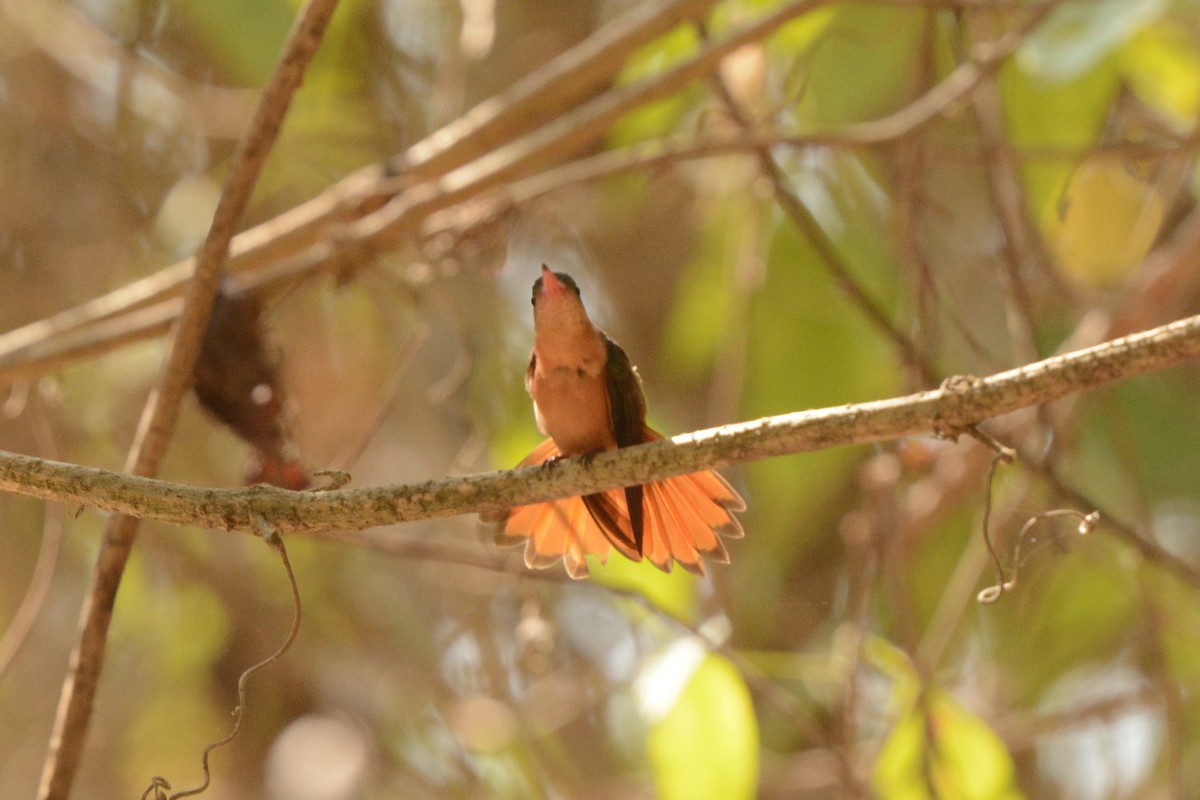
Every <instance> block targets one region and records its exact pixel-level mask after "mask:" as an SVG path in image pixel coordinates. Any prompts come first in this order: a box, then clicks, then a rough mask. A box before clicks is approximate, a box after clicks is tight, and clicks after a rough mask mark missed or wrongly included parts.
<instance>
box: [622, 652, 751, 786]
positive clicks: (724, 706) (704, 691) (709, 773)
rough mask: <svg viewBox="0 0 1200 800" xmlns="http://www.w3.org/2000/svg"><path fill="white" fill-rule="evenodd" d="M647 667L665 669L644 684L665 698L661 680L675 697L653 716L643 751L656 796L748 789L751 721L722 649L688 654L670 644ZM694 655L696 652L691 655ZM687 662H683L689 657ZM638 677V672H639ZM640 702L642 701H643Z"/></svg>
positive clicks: (658, 697)
mask: <svg viewBox="0 0 1200 800" xmlns="http://www.w3.org/2000/svg"><path fill="white" fill-rule="evenodd" d="M656 658H657V659H666V661H665V662H664V661H659V662H658V663H657V664H656V663H654V662H651V664H650V665H649V666H648V667H647V670H658V671H659V672H662V673H664V674H663V675H661V678H662V679H663V680H658V681H654V683H653V685H652V686H651V687H650V688H648V689H647V690H646V691H650V692H654V693H655V696H654V697H653V698H651V699H652V700H653V701H655V702H665V701H667V700H669V699H670V698H669V697H664V696H663V695H664V694H666V693H668V692H669V691H670V689H669V688H667V687H666V684H668V683H673V684H676V685H678V684H680V683H682V684H683V685H682V689H679V688H676V689H675V691H677V692H678V694H677V699H676V700H675V702H674V703H673V704H670V707H669V708H667V709H663V711H664V713H662V715H661V716H660V717H659V718H657V719H656V720H652V724H651V726H650V730H649V733H648V737H647V754H648V756H649V760H650V766H651V769H652V771H653V774H654V785H655V787H656V789H657V791H658V797H659V799H660V800H707V799H708V798H712V800H738V798H751V797H754V796H755V790H756V787H757V784H758V725H757V723H756V721H755V717H754V706H753V704H752V703H751V700H750V693H749V691H748V690H747V688H746V684H745V682H744V681H743V680H742V677H741V675H739V674H738V671H737V669H736V668H734V666H733V665H732V664H730V663H729V661H728V660H727V659H725V658H724V657H722V656H719V655H716V654H713V653H708V654H703V653H702V652H701V653H699V654H698V655H694V654H692V653H690V652H689V651H687V648H686V645H685V646H683V647H682V648H681V647H680V646H679V645H678V644H676V645H672V646H669V647H668V649H667V650H666V651H665V652H664V653H660V654H659V655H658V656H656ZM697 659H698V660H697ZM688 662H690V664H689V663H688ZM639 680H641V678H639ZM643 705H645V703H643Z"/></svg>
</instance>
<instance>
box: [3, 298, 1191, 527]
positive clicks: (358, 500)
mask: <svg viewBox="0 0 1200 800" xmlns="http://www.w3.org/2000/svg"><path fill="white" fill-rule="evenodd" d="M1197 357H1200V316H1196V317H1189V318H1187V319H1182V320H1179V321H1177V322H1173V323H1171V324H1169V325H1164V326H1162V327H1159V328H1154V329H1152V330H1148V331H1145V332H1142V333H1138V334H1134V335H1132V336H1127V337H1125V338H1122V339H1117V340H1115V341H1111V342H1107V343H1105V344H1101V345H1098V346H1096V347H1091V348H1087V349H1085V350H1080V351H1076V352H1073V353H1068V354H1065V355H1061V356H1055V357H1053V358H1049V359H1046V360H1044V361H1038V362H1035V363H1033V364H1028V365H1026V366H1023V367H1019V368H1017V369H1013V370H1008V371H1006V372H1001V373H997V374H995V375H992V376H989V377H987V378H973V377H969V376H968V377H959V378H955V379H951V380H949V381H947V382H946V383H945V384H944V385H943V386H942V387H941V388H939V389H934V390H931V391H926V392H920V393H917V394H912V395H908V396H904V397H897V398H892V399H888V400H877V401H873V402H869V403H860V404H857V405H845V406H838V407H835V408H825V409H813V410H810V411H801V412H796V413H792V414H783V415H780V416H776V417H765V418H763V419H758V420H753V421H750V422H743V423H737V424H733V425H726V426H722V427H719V428H712V429H709V430H703V431H697V432H694V433H689V434H683V435H680V436H676V437H674V438H673V439H669V440H663V441H657V442H651V443H649V444H644V445H638V446H636V447H628V448H622V449H620V450H617V451H610V452H607V453H601V454H600V455H598V456H597V457H596V458H595V459H594V460H593V461H592V463H591V466H590V467H585V466H583V465H582V464H581V463H580V462H579V460H578V459H570V460H568V461H564V462H561V463H559V464H557V465H556V466H555V467H553V468H550V469H545V468H541V467H527V468H524V469H520V470H513V471H506V472H493V473H487V474H482V475H472V476H467V477H462V478H445V479H442V480H436V481H427V482H424V483H418V484H407V485H399V486H384V487H373V488H364V489H343V490H338V491H327V492H288V491H284V490H282V489H275V488H273V487H265V486H261V487H250V488H245V489H212V488H202V487H195V486H186V485H181V484H173V483H167V482H164V481H157V480H153V479H150V478H141V477H134V476H129V475H122V474H119V473H114V472H110V471H107V470H101V469H95V468H92V467H81V466H73V465H68V464H60V463H57V462H52V461H46V460H43V459H38V458H33V457H31V456H22V455H15V454H5V455H3V456H2V457H0V490H3V491H10V492H16V493H19V494H24V495H29V496H34V497H42V498H46V499H55V500H61V501H66V502H74V503H79V504H82V505H86V506H90V507H94V508H97V509H101V510H106V511H117V512H121V513H128V514H136V515H139V516H141V517H143V518H146V519H156V520H161V521H164V522H170V523H175V524H195V525H202V526H205V527H209V528H217V529H223V530H238V531H255V530H257V522H256V520H257V519H258V518H260V517H261V518H262V519H264V520H266V521H267V523H268V524H270V525H271V526H272V527H273V528H275V529H277V530H279V531H280V532H281V533H300V532H304V533H321V532H327V531H334V530H339V529H345V528H366V527H373V526H377V525H387V524H392V523H397V522H407V521H413V520H418V519H430V518H435V517H446V516H452V515H455V514H466V513H471V512H477V511H482V510H485V509H492V508H497V507H506V506H514V505H522V504H527V503H534V502H543V501H546V500H551V499H555V498H560V497H571V496H576V495H579V494H585V493H589V492H596V491H602V490H606V489H612V488H616V487H619V486H626V485H629V484H634V483H645V482H646V481H651V480H656V479H661V478H666V477H670V476H672V475H682V474H686V473H689V472H695V471H697V470H700V469H705V468H711V467H721V466H728V465H732V464H739V463H744V462H747V461H754V460H759V459H764V458H770V457H774V456H780V455H788V454H793V453H801V452H806V451H810V450H818V449H822V448H827V447H835V446H844V445H850V444H863V443H868V442H877V441H884V440H889V439H896V438H900V437H904V436H913V435H918V434H927V433H938V434H941V435H956V434H957V433H959V432H961V431H964V430H966V429H967V428H968V427H970V426H972V425H975V424H977V423H979V422H981V421H983V420H986V419H990V418H993V417H997V416H1001V415H1003V414H1008V413H1011V412H1013V411H1017V410H1019V409H1022V408H1028V407H1031V406H1036V405H1039V404H1042V403H1047V402H1050V401H1052V400H1057V399H1059V398H1062V397H1065V396H1067V395H1070V394H1073V393H1075V392H1079V391H1082V390H1084V389H1088V388H1093V387H1095V386H1098V385H1100V384H1103V383H1107V382H1110V381H1115V380H1123V379H1128V378H1132V377H1136V376H1138V375H1144V374H1146V373H1149V372H1153V371H1155V370H1159V369H1165V368H1167V367H1171V366H1175V365H1178V364H1182V363H1184V362H1186V361H1188V360H1190V359H1195V358H1197Z"/></svg>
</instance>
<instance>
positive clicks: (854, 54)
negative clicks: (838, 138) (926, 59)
mask: <svg viewBox="0 0 1200 800" xmlns="http://www.w3.org/2000/svg"><path fill="white" fill-rule="evenodd" d="M925 19H926V15H925V12H924V11H921V10H915V9H903V8H882V7H879V6H873V7H868V6H859V5H853V6H849V5H842V6H838V7H837V8H836V10H835V11H834V13H833V15H832V17H831V18H826V17H825V16H824V15H817V16H814V17H813V18H812V19H811V20H810V21H809V24H810V25H812V26H813V27H814V28H820V29H821V30H820V33H821V36H820V38H819V39H818V40H817V41H816V42H815V44H814V45H813V49H812V51H811V54H809V56H807V57H806V58H804V59H801V60H800V61H799V62H798V67H799V72H800V74H799V75H798V76H797V78H796V81H797V82H798V83H799V85H800V86H801V87H802V95H801V99H800V102H799V105H798V107H797V113H798V114H799V116H800V119H801V121H802V122H803V123H804V124H805V126H806V127H807V126H819V127H820V128H821V129H829V128H836V127H838V126H841V125H845V124H847V123H851V122H861V121H864V120H869V119H874V118H876V117H880V116H883V115H885V114H888V113H890V112H892V111H895V110H896V109H898V108H900V107H901V106H903V105H904V103H905V102H907V101H908V100H909V99H911V98H912V96H913V94H915V90H916V87H915V83H914V81H915V78H916V75H917V59H916V58H915V57H914V56H915V54H916V51H917V45H918V43H919V41H920V36H921V33H922V31H923V29H924V26H925ZM813 32H814V31H813V29H812V28H809V29H805V28H802V27H797V28H796V29H795V30H794V31H793V34H792V35H795V36H799V37H801V41H802V42H803V41H805V40H807V38H808V36H809V35H811V33H813ZM867 52H870V57H869V58H865V57H864V55H865V53H867ZM848 87H854V88H853V90H849V89H848Z"/></svg>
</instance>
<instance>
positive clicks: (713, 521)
mask: <svg viewBox="0 0 1200 800" xmlns="http://www.w3.org/2000/svg"><path fill="white" fill-rule="evenodd" d="M646 437H647V438H646V440H647V441H650V440H651V439H658V438H662V437H661V436H660V435H659V434H657V433H655V432H654V431H652V430H650V429H649V428H647V429H646ZM558 454H559V451H558V448H557V447H555V446H554V442H553V440H551V439H547V440H546V441H544V442H542V443H541V444H540V445H538V446H537V447H536V448H535V449H534V450H533V452H532V453H530V454H529V455H528V456H526V458H525V459H524V460H523V461H522V462H521V463H520V465H519V466H529V465H533V464H543V463H545V462H546V461H548V460H549V459H552V458H554V457H555V456H557V455H558ZM645 489H646V491H645V499H644V504H645V508H644V512H645V524H644V531H643V541H642V552H641V553H639V552H637V550H636V549H634V548H633V547H632V546H631V543H632V542H633V535H632V525H631V523H630V521H629V509H628V507H627V505H626V501H625V492H624V490H622V489H614V490H612V491H608V492H602V493H600V494H597V495H592V496H591V497H589V502H590V503H591V505H592V507H593V508H596V509H599V513H593V511H592V510H590V509H589V507H588V505H586V504H585V503H584V500H583V498H581V497H571V498H567V499H565V500H554V501H551V502H549V503H537V504H534V505H527V506H517V507H515V508H511V509H508V510H506V511H502V512H493V513H489V514H484V515H482V519H483V520H484V521H485V522H488V523H492V524H494V525H495V526H496V535H495V541H496V543H497V544H499V545H501V546H517V545H521V544H524V546H525V565H526V566H528V567H530V568H532V569H543V568H545V567H549V566H551V565H553V564H555V563H557V562H558V561H559V560H562V561H563V563H564V566H565V567H566V569H567V572H568V574H570V576H571V577H572V578H585V577H587V575H588V568H587V560H586V556H589V555H594V556H597V557H599V558H600V560H601V562H604V561H607V559H608V554H609V553H610V552H611V551H612V548H613V546H615V547H616V548H617V549H618V550H619V551H620V552H621V553H622V555H624V556H626V557H627V558H629V559H631V560H633V561H640V560H641V559H642V557H643V556H644V557H645V558H646V559H647V560H648V561H650V563H652V564H654V565H655V566H656V567H658V568H659V569H661V570H663V571H664V572H670V571H671V567H672V566H673V564H674V562H676V561H678V562H679V564H680V566H682V567H683V568H684V569H686V570H687V571H688V572H692V573H695V574H697V575H704V574H705V568H704V558H705V557H707V558H709V559H711V560H713V561H717V562H720V563H729V553H728V552H727V551H726V549H725V545H724V543H723V542H722V541H721V537H722V536H728V537H730V538H740V537H741V536H742V526H741V524H740V523H739V522H738V521H737V518H736V517H735V516H734V512H736V511H743V510H745V508H746V504H745V503H744V502H743V500H742V498H741V496H740V495H738V493H737V492H736V491H735V490H734V489H733V487H731V486H730V485H729V484H728V483H727V482H726V481H725V479H724V478H722V477H721V476H720V475H718V474H717V473H716V472H713V471H711V470H707V471H704V472H697V473H694V474H691V475H680V476H678V477H674V478H667V479H666V480H662V481H653V482H651V483H648V484H646V487H645Z"/></svg>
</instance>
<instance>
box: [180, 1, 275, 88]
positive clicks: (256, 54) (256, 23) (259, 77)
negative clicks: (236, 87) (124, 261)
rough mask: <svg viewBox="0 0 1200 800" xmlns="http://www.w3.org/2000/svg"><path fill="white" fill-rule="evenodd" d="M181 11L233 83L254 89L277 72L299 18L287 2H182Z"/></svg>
mask: <svg viewBox="0 0 1200 800" xmlns="http://www.w3.org/2000/svg"><path fill="white" fill-rule="evenodd" d="M177 8H178V13H180V14H181V15H183V16H184V17H185V18H186V19H187V20H188V22H189V23H191V25H192V27H193V29H194V30H195V31H196V33H197V34H198V35H199V36H200V37H201V39H202V40H203V43H204V47H205V50H206V51H207V54H208V56H209V57H210V58H211V59H212V61H213V63H216V64H220V65H221V68H222V69H223V70H224V72H225V74H226V75H227V76H228V78H229V80H232V81H233V82H235V83H238V84H240V85H242V86H253V87H257V86H261V85H262V84H263V83H265V82H266V80H267V78H268V77H269V76H270V74H271V72H272V70H274V69H275V63H276V61H278V59H279V54H280V50H281V49H282V47H283V42H284V38H285V37H286V35H287V32H288V29H289V28H291V25H292V20H293V19H294V18H295V15H296V11H295V8H294V7H293V4H292V3H289V2H287V0H259V2H254V3H245V2H241V0H178V2H177Z"/></svg>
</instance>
